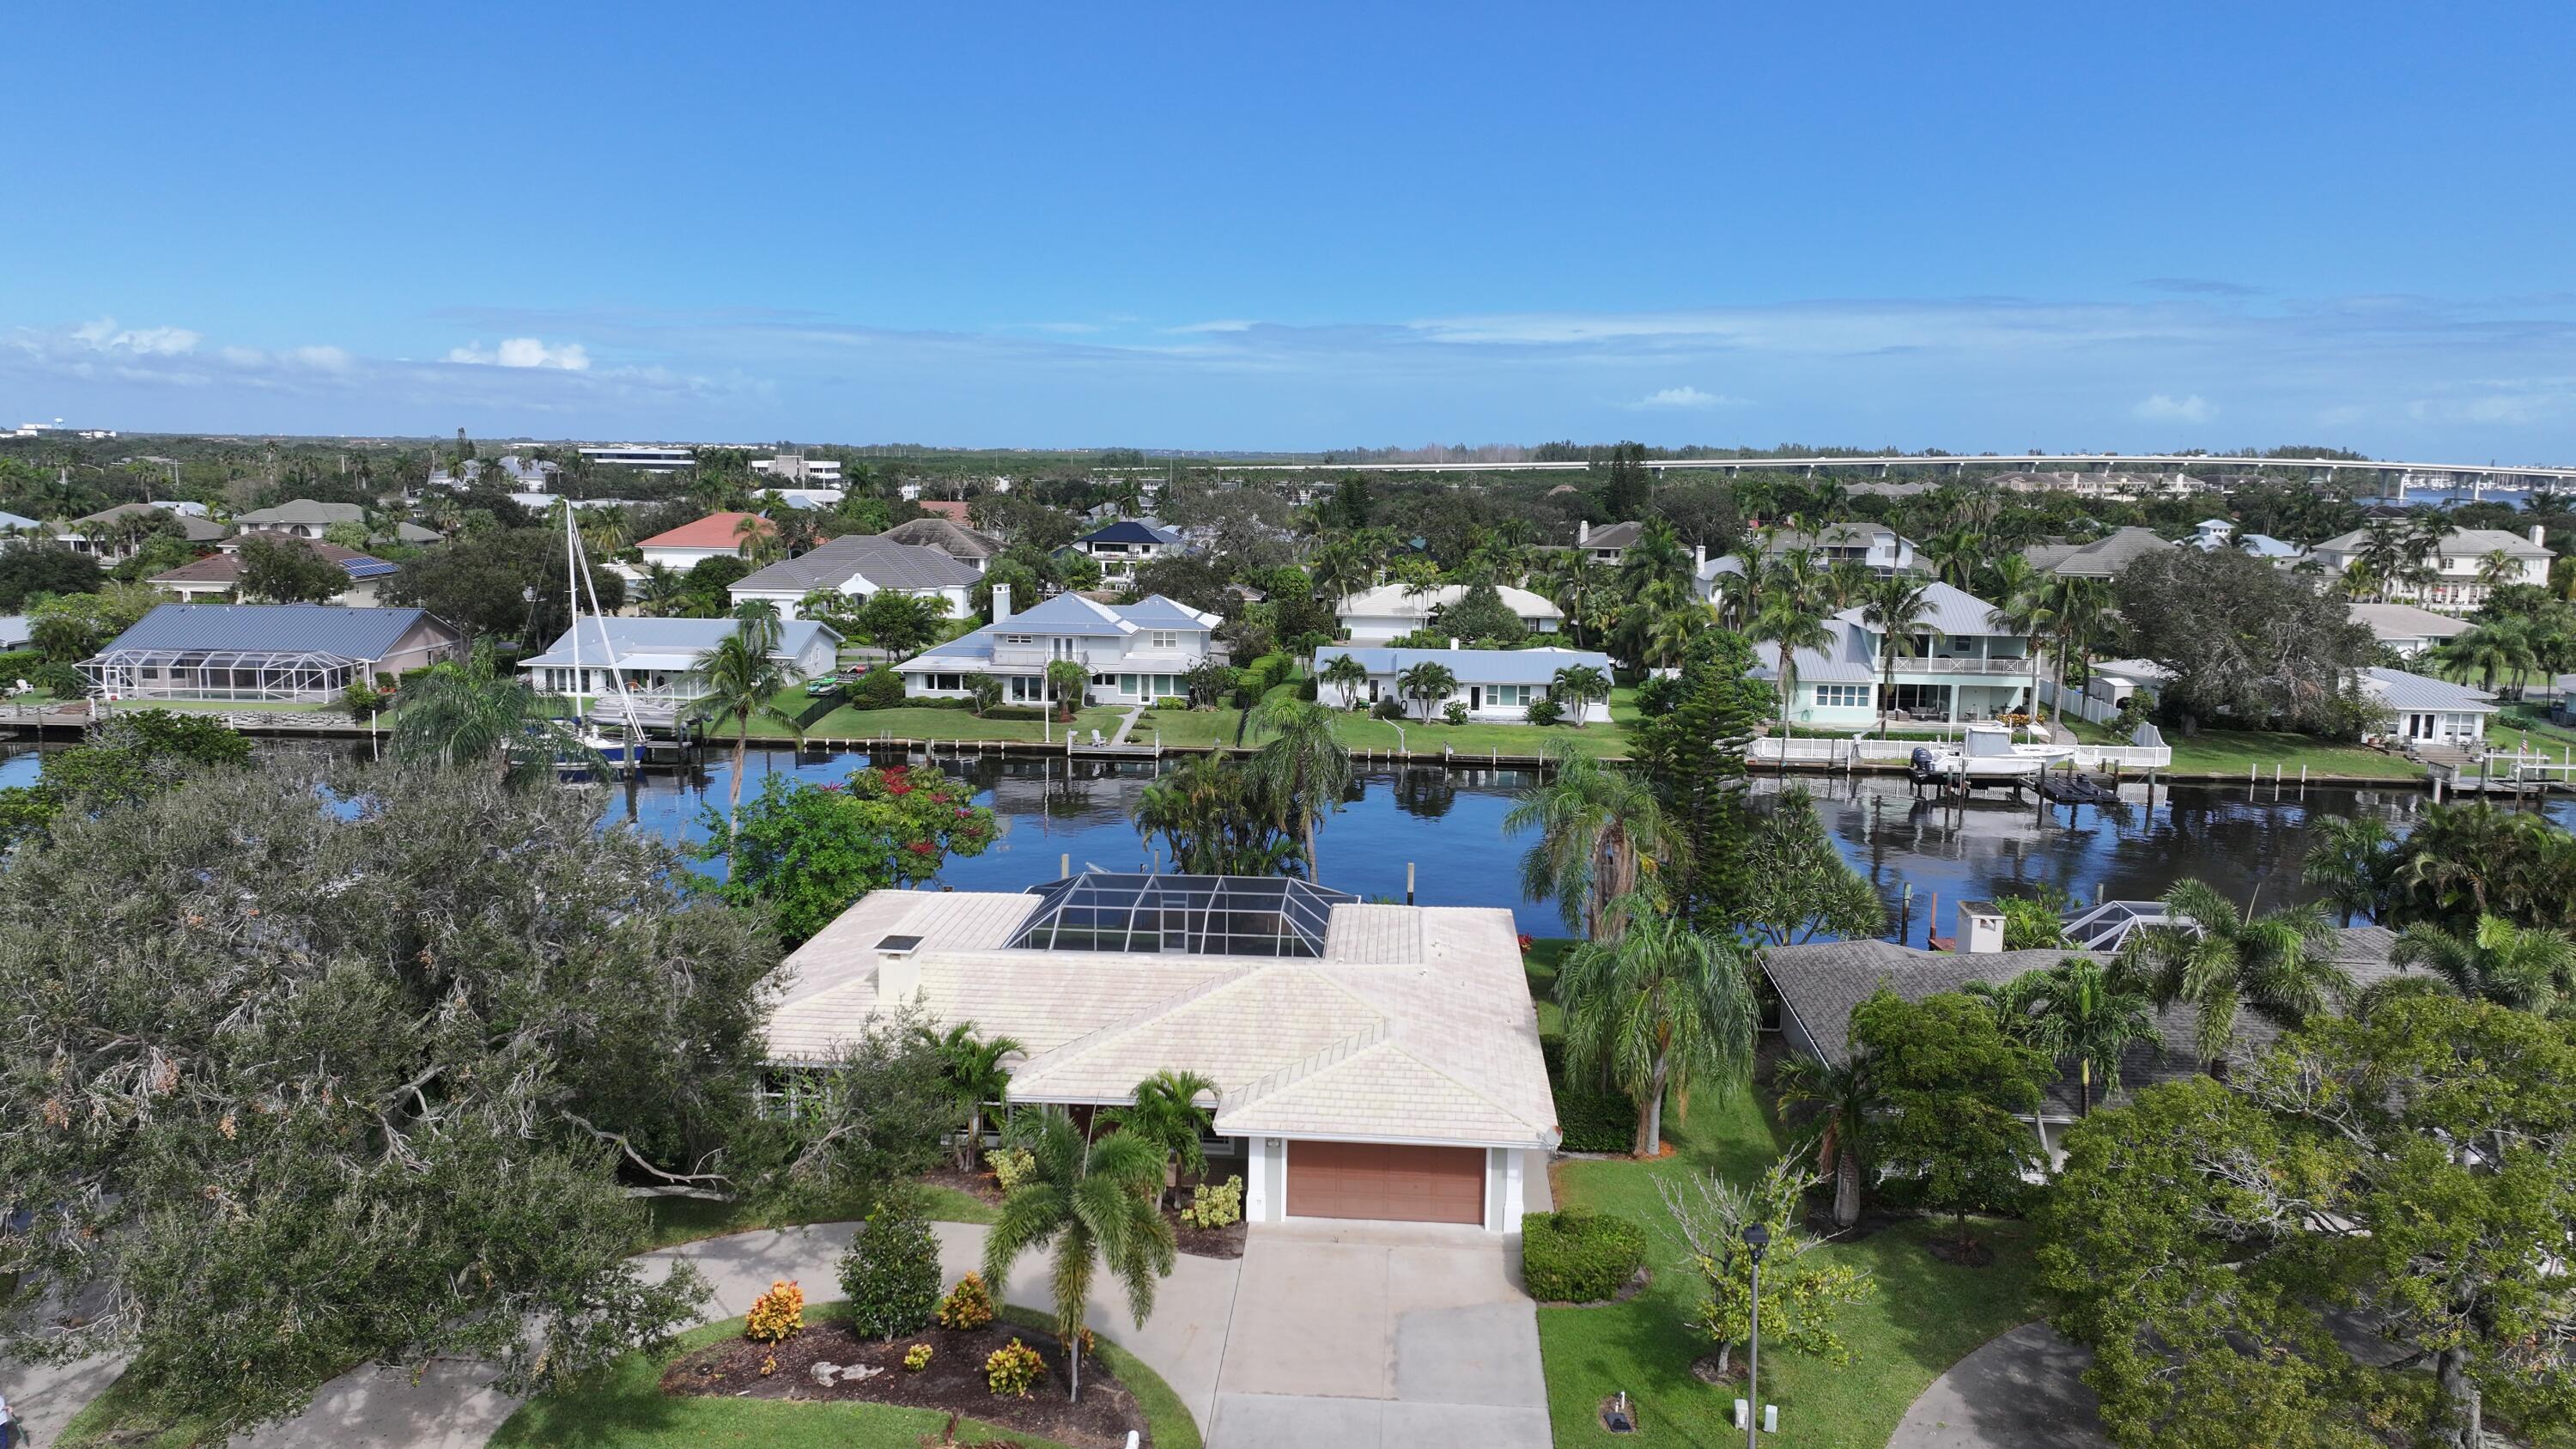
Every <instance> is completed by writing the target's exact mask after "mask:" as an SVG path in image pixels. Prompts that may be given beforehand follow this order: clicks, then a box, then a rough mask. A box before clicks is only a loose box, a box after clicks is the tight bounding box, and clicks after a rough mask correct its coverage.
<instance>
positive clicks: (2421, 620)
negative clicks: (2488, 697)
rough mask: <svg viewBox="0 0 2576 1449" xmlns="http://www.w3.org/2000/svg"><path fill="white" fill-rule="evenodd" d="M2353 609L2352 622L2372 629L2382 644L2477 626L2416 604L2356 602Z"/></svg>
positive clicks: (2438, 636)
mask: <svg viewBox="0 0 2576 1449" xmlns="http://www.w3.org/2000/svg"><path fill="white" fill-rule="evenodd" d="M2351 611H2352V622H2354V623H2356V624H2359V625H2361V626H2363V627H2364V628H2367V629H2368V630H2370V632H2371V633H2372V634H2373V635H2375V636H2377V637H2378V639H2379V641H2380V642H2381V643H2383V644H2385V643H2387V642H2389V641H2390V640H2393V639H2450V638H2454V637H2457V636H2458V635H2461V634H2465V633H2467V632H2469V630H2471V629H2473V628H2475V627H2477V626H2476V625H2474V624H2471V623H2470V622H2469V621H2468V620H2466V619H2457V618H2453V617H2452V616H2451V615H2449V614H2436V613H2434V612H2433V611H2432V610H2430V609H2419V608H2416V607H2415V606H2414V605H2413V604H2354V605H2352V606H2351Z"/></svg>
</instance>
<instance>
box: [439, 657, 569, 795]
mask: <svg viewBox="0 0 2576 1449" xmlns="http://www.w3.org/2000/svg"><path fill="white" fill-rule="evenodd" d="M580 687H581V686H580V684H579V682H578V681H576V682H575V684H574V686H573V688H574V692H575V693H578V692H579V691H580ZM393 755H394V758H395V759H396V760H398V761H405V762H422V763H432V764H439V765H446V766H450V767H453V766H458V765H465V764H471V763H474V762H476V761H488V760H490V759H492V758H493V757H494V756H496V755H497V756H499V757H500V769H501V777H502V778H503V779H505V780H507V781H509V782H510V783H511V784H512V785H513V786H518V787H525V786H529V785H535V784H541V783H543V782H545V781H548V780H551V779H553V778H555V772H556V769H557V765H558V761H561V760H565V759H567V758H569V759H573V760H579V761H583V762H585V763H587V764H589V765H592V766H596V767H599V768H601V769H604V768H605V766H606V761H604V760H602V759H601V758H600V756H599V752H598V751H596V750H593V749H592V748H591V747H590V746H588V745H586V744H584V743H582V740H581V736H580V735H579V734H577V733H575V732H574V731H573V730H571V729H570V728H568V727H567V726H566V725H565V724H564V723H563V721H561V720H558V719H556V718H554V716H553V715H552V714H550V713H548V711H547V708H546V705H545V703H544V701H543V700H542V699H540V698H539V697H538V694H537V689H536V686H535V685H534V684H532V683H530V682H529V681H528V680H527V678H525V677H524V676H521V675H516V674H503V673H501V672H500V671H499V669H498V668H497V666H496V664H495V662H494V659H493V655H492V650H491V648H490V647H489V646H483V647H478V648H476V649H475V650H474V651H473V653H471V654H470V655H468V656H467V657H466V658H465V659H464V660H463V661H462V662H459V661H455V660H450V661H449V662H447V663H444V664H439V665H434V666H432V667H431V668H430V670H429V672H427V673H426V674H423V675H422V676H421V677H420V678H418V679H416V680H414V681H412V682H411V683H410V684H407V685H405V686H404V687H403V696H402V709H401V711H400V712H399V713H397V714H396V715H395V717H394V737H393Z"/></svg>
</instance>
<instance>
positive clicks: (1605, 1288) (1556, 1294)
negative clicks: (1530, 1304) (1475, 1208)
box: [1521, 1209, 1646, 1303]
mask: <svg viewBox="0 0 2576 1449" xmlns="http://www.w3.org/2000/svg"><path fill="white" fill-rule="evenodd" d="M1645 1263H1646V1234H1645V1230H1644V1229H1642V1228H1640V1227H1638V1226H1637V1225H1636V1224H1635V1223H1632V1222H1630V1221H1628V1220H1627V1219H1626V1218H1614V1217H1608V1216H1604V1215H1603V1214H1600V1213H1592V1212H1585V1211H1582V1210H1580V1209H1576V1210H1572V1211H1567V1212H1561V1213H1524V1214H1522V1216H1521V1281H1522V1282H1523V1283H1524V1284H1525V1285H1526V1286H1527V1287H1528V1289H1529V1295H1530V1296H1531V1297H1532V1298H1535V1299H1537V1300H1538V1301H1540V1302H1541V1303H1598V1302H1600V1301H1601V1300H1603V1299H1605V1298H1616V1297H1617V1296H1619V1290H1621V1289H1622V1288H1625V1287H1627V1286H1628V1284H1629V1282H1630V1281H1631V1280H1633V1279H1634V1278H1635V1277H1636V1276H1637V1270H1638V1269H1639V1268H1642V1267H1644V1266H1645Z"/></svg>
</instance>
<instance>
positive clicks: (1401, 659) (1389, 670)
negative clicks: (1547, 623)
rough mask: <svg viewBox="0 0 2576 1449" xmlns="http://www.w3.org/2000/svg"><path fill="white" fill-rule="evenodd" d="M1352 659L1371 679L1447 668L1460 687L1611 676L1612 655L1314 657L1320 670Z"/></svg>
mask: <svg viewBox="0 0 2576 1449" xmlns="http://www.w3.org/2000/svg"><path fill="white" fill-rule="evenodd" d="M1344 656H1348V657H1349V658H1352V659H1356V660H1358V661H1359V662H1360V667H1361V668H1363V669H1366V670H1367V671H1368V672H1369V673H1371V674H1402V673H1403V672H1404V671H1406V670H1408V669H1411V668H1412V667H1413V666H1415V665H1417V664H1441V665H1446V666H1448V669H1449V672H1450V674H1451V675H1453V676H1455V677H1456V679H1457V681H1458V682H1459V683H1460V684H1545V683H1547V682H1549V681H1550V680H1552V679H1554V678H1556V671H1558V670H1560V669H1571V668H1573V667H1575V666H1577V665H1589V666H1591V667H1592V668H1594V669H1598V670H1600V671H1601V673H1602V674H1603V675H1604V676H1605V677H1606V676H1607V675H1608V674H1609V673H1610V656H1609V655H1607V654H1597V653H1594V652H1592V651H1591V650H1588V649H1350V648H1331V649H1324V650H1320V651H1318V652H1317V653H1316V655H1315V668H1316V669H1317V670H1318V671H1319V672H1320V671H1321V670H1322V669H1323V667H1324V665H1325V664H1327V663H1329V662H1330V661H1332V660H1334V659H1338V658H1342V657H1344Z"/></svg>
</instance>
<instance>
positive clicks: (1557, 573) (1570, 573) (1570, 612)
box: [1548, 549, 1610, 644]
mask: <svg viewBox="0 0 2576 1449" xmlns="http://www.w3.org/2000/svg"><path fill="white" fill-rule="evenodd" d="M1609 575H1610V571H1609V570H1608V569H1606V568H1604V567H1602V565H1601V564H1600V563H1599V562H1598V561H1596V560H1595V559H1594V558H1593V557H1592V555H1590V554H1588V553H1585V552H1584V551H1583V550H1581V549H1575V550H1572V551H1570V552H1568V553H1566V554H1563V555H1562V556H1561V557H1560V561H1559V562H1558V563H1557V565H1556V567H1555V569H1554V570H1553V571H1552V574H1551V577H1550V587H1549V591H1548V598H1549V599H1550V601H1551V602H1553V603H1554V604H1555V605H1556V606H1557V607H1558V608H1560V609H1563V610H1564V611H1565V629H1566V632H1567V633H1568V634H1569V635H1571V636H1572V637H1573V639H1574V642H1575V643H1577V644H1581V643H1583V642H1585V635H1586V634H1587V632H1589V630H1590V628H1591V626H1592V625H1593V624H1595V623H1596V622H1598V621H1599V619H1600V617H1601V611H1602V608H1603V605H1604V601H1605V600H1606V599H1607V598H1608V597H1609V595H1610V577H1609Z"/></svg>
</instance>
